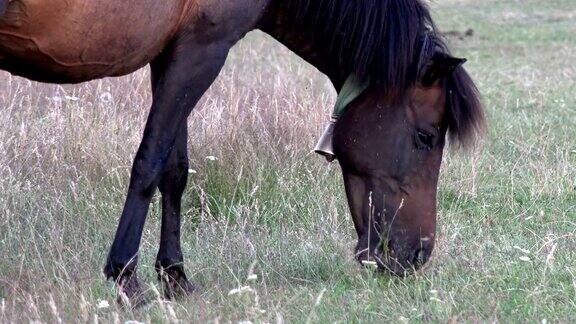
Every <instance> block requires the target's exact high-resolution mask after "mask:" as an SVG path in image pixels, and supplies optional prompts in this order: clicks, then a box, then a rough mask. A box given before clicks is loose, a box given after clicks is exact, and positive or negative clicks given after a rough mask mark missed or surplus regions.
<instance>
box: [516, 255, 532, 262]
mask: <svg viewBox="0 0 576 324" xmlns="http://www.w3.org/2000/svg"><path fill="white" fill-rule="evenodd" d="M518 259H520V260H521V261H524V262H530V258H529V257H527V256H521V257H519V258H518Z"/></svg>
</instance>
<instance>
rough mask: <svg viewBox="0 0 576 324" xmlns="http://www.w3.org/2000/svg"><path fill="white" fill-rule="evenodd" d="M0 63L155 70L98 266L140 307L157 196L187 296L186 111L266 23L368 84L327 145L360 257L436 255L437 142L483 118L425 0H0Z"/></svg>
mask: <svg viewBox="0 0 576 324" xmlns="http://www.w3.org/2000/svg"><path fill="white" fill-rule="evenodd" d="M0 14H2V18H1V19H0V69H3V70H6V71H8V72H11V73H13V74H15V75H19V76H23V77H26V78H29V79H32V80H36V81H43V82H54V83H75V82H83V81H88V80H91V79H95V78H102V77H107V76H117V75H123V74H127V73H130V72H133V71H135V70H137V69H139V68H141V67H143V66H145V65H147V64H150V66H151V75H152V91H153V103H152V107H151V110H150V114H149V117H148V121H147V123H146V127H145V130H144V134H143V138H142V143H141V145H140V147H139V148H138V152H137V154H136V157H135V159H134V164H133V168H132V172H131V177H130V185H129V190H128V194H127V198H126V202H125V205H124V208H123V211H122V215H121V217H120V222H119V226H118V229H117V232H116V236H115V238H114V242H113V244H112V247H111V249H110V253H109V255H108V258H107V260H106V265H105V268H104V273H105V275H106V276H107V277H108V278H112V279H114V280H116V281H117V283H118V285H119V287H120V288H121V289H120V291H121V293H122V295H124V296H126V297H128V299H129V300H132V301H135V300H136V301H137V297H138V296H139V295H140V292H141V290H140V286H139V283H138V280H137V277H136V264H137V255H138V249H139V245H140V239H141V235H142V229H143V226H144V223H145V219H146V214H147V212H148V206H149V203H150V200H151V198H152V196H153V195H154V193H155V191H156V189H159V190H160V192H161V194H162V230H161V240H160V249H159V252H158V256H157V261H156V268H157V269H158V273H159V277H160V278H161V279H162V280H163V282H164V284H165V288H166V293H167V296H172V295H173V294H179V293H187V292H190V291H191V290H192V285H191V284H190V283H189V282H188V280H187V278H186V275H185V272H184V268H183V258H182V251H181V246H180V209H181V196H182V193H183V191H184V188H185V185H186V181H187V168H188V156H187V154H188V153H187V148H186V145H187V136H188V134H187V126H186V120H187V117H188V116H189V114H190V112H191V111H192V109H193V108H194V106H195V105H196V103H197V102H198V100H199V99H200V97H201V96H202V95H203V93H204V92H205V91H206V89H207V88H208V87H209V86H210V85H211V84H212V82H213V81H214V79H215V78H216V77H217V76H218V74H219V72H220V69H221V68H222V65H223V64H224V61H225V60H226V57H227V55H228V52H229V50H230V48H231V47H232V46H234V44H235V43H236V42H237V41H238V40H239V39H241V38H242V37H243V36H244V35H245V34H246V33H247V32H249V31H251V30H254V29H260V30H262V31H264V32H266V33H268V34H270V35H271V36H272V37H274V38H276V39H277V40H279V41H280V42H281V43H283V44H284V45H286V46H287V47H289V48H290V49H291V50H293V51H294V52H295V53H297V54H298V55H300V56H301V57H303V58H304V59H305V60H306V61H308V62H309V63H311V64H312V65H314V66H315V67H317V68H318V69H319V70H320V71H321V72H322V73H324V74H326V75H327V76H328V77H329V78H330V80H331V81H332V83H333V84H334V86H335V88H336V89H337V90H340V88H341V86H342V84H343V83H344V81H345V80H346V79H347V78H348V77H349V76H350V75H351V74H356V75H357V76H358V77H359V78H362V79H364V80H368V81H369V82H370V86H369V87H368V88H367V90H366V91H364V93H363V94H362V95H361V96H360V97H359V98H357V99H356V100H355V101H354V102H353V103H351V105H350V107H349V109H348V112H347V113H346V114H345V116H343V118H342V120H341V121H339V122H338V125H336V130H335V134H334V141H335V151H336V154H337V156H338V159H339V161H340V164H341V166H342V170H343V175H344V182H345V185H346V193H347V197H348V201H349V204H350V210H351V213H352V216H353V219H354V225H355V227H356V231H357V233H358V247H357V258H358V259H359V260H360V261H373V262H376V263H377V264H378V265H379V266H380V267H381V268H386V269H389V270H391V271H392V272H394V273H397V274H403V273H406V271H408V270H409V269H410V268H412V269H414V268H418V267H419V266H420V265H422V264H423V263H424V262H426V260H427V259H428V257H429V256H430V253H431V251H432V248H433V245H434V233H435V224H436V186H437V181H438V170H439V168H440V162H441V159H442V152H443V148H444V137H445V135H446V134H447V132H449V133H450V134H452V138H454V139H459V140H462V141H466V140H467V139H468V138H470V137H472V136H473V134H474V132H475V131H476V130H477V129H478V128H479V126H480V125H481V124H482V121H483V119H482V112H481V106H480V103H479V101H478V95H477V92H476V88H475V87H474V85H473V83H472V82H471V80H470V78H469V77H468V75H467V74H466V72H465V71H464V69H463V68H462V67H461V66H460V65H461V63H462V60H459V59H455V58H452V57H450V56H449V54H448V50H447V49H446V46H445V45H444V44H443V42H442V41H441V39H440V37H439V35H438V32H437V31H436V29H435V27H434V23H433V22H432V19H431V18H430V14H429V10H428V8H427V7H426V6H425V5H424V4H423V3H422V2H421V1H419V0H162V1H159V0H122V1H118V0H44V1H42V0H9V1H7V0H0Z"/></svg>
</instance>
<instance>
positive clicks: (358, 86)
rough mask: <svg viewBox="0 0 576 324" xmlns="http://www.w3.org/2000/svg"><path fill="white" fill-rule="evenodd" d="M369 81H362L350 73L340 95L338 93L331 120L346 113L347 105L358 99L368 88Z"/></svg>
mask: <svg viewBox="0 0 576 324" xmlns="http://www.w3.org/2000/svg"><path fill="white" fill-rule="evenodd" d="M369 85H370V81H368V80H362V79H360V78H359V77H358V76H356V74H354V73H352V74H350V76H349V77H348V79H346V82H344V85H343V86H342V89H341V90H340V93H338V98H337V99H336V105H335V106H334V112H333V113H332V118H333V119H338V118H340V116H342V115H343V114H344V112H346V109H347V108H348V105H349V104H350V103H351V102H352V101H354V100H355V99H356V98H358V97H359V96H360V95H361V94H362V92H364V90H366V89H367V88H368V86H369Z"/></svg>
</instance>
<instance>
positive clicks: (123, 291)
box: [117, 273, 148, 309]
mask: <svg viewBox="0 0 576 324" xmlns="http://www.w3.org/2000/svg"><path fill="white" fill-rule="evenodd" d="M117 302H118V304H119V305H120V306H122V307H126V308H129V309H135V308H139V307H142V306H144V305H146V304H147V303H148V299H147V298H146V296H145V294H144V290H142V287H141V286H140V282H139V281H138V277H137V276H136V274H135V273H133V274H131V275H125V276H122V277H121V278H120V279H119V280H118V299H117Z"/></svg>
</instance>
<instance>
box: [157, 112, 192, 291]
mask: <svg viewBox="0 0 576 324" xmlns="http://www.w3.org/2000/svg"><path fill="white" fill-rule="evenodd" d="M187 142H188V131H187V125H186V123H184V124H183V125H182V126H180V131H179V133H178V137H177V139H176V143H175V145H174V149H173V151H172V154H171V155H170V158H169V160H168V164H167V165H166V169H165V170H164V174H163V175H162V179H161V180H160V185H159V189H160V193H161V194H162V229H161V234H160V249H159V250H158V255H157V257H156V271H157V272H158V280H160V282H162V284H163V288H164V296H165V297H166V298H167V299H173V298H177V297H179V296H185V295H189V294H191V293H192V292H193V291H194V286H193V285H192V284H191V283H190V282H189V281H188V278H187V277H186V273H185V272H184V258H183V256H182V246H181V244H180V227H181V209H182V194H183V193H184V190H185V189H186V182H187V180H188V166H189V164H188V163H189V162H188V150H187Z"/></svg>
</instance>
